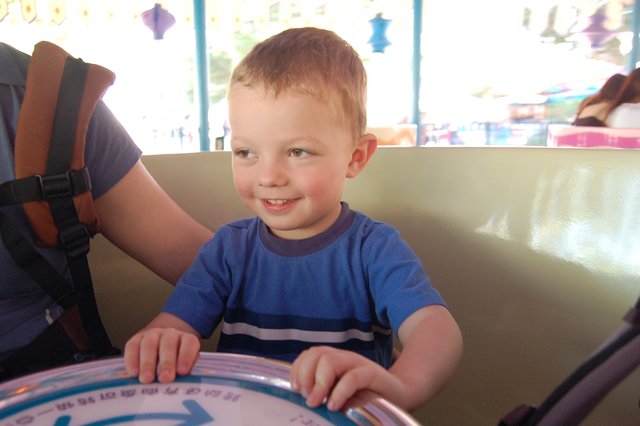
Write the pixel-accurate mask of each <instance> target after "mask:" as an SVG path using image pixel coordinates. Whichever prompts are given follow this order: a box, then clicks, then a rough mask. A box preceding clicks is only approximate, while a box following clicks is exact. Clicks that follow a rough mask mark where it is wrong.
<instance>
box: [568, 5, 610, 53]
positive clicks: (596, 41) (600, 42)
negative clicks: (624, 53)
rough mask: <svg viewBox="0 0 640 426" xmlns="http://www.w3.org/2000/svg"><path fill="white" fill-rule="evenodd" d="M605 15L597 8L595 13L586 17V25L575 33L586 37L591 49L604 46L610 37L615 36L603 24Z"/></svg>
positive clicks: (605, 18)
mask: <svg viewBox="0 0 640 426" xmlns="http://www.w3.org/2000/svg"><path fill="white" fill-rule="evenodd" d="M606 20H607V16H606V15H605V13H604V12H603V11H602V9H598V11H596V13H594V14H593V15H591V16H590V17H589V18H588V19H587V25H586V26H585V27H584V28H583V29H582V30H581V31H578V32H577V33H576V35H577V36H579V37H582V38H584V39H586V40H587V41H588V43H589V45H590V46H591V48H592V49H600V48H602V47H604V46H605V45H606V44H607V43H608V42H609V41H610V40H611V39H612V38H614V37H615V36H616V32H615V31H611V30H609V29H608V28H606V27H605V26H604V23H605V21H606Z"/></svg>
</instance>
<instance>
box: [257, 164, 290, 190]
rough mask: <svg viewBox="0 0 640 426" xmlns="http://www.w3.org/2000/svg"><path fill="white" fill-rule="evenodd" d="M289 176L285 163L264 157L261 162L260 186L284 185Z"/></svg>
mask: <svg viewBox="0 0 640 426" xmlns="http://www.w3.org/2000/svg"><path fill="white" fill-rule="evenodd" d="M286 182H287V177H286V173H285V168H284V165H283V164H281V162H279V161H275V160H267V159H263V160H262V162H261V164H260V172H259V175H258V183H259V185H260V186H282V185H284V184H286Z"/></svg>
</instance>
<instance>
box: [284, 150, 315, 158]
mask: <svg viewBox="0 0 640 426" xmlns="http://www.w3.org/2000/svg"><path fill="white" fill-rule="evenodd" d="M289 155H290V156H292V157H296V158H303V157H308V156H309V155H311V154H310V153H309V151H306V150H304V149H301V148H293V149H291V150H290V151H289Z"/></svg>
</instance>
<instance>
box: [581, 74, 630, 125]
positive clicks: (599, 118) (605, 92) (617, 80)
mask: <svg viewBox="0 0 640 426" xmlns="http://www.w3.org/2000/svg"><path fill="white" fill-rule="evenodd" d="M625 78H626V76H625V75H624V74H619V73H617V74H614V75H612V76H611V77H609V78H608V79H607V81H605V83H604V84H603V85H602V87H601V88H600V90H599V91H598V92H597V93H595V94H593V95H591V96H589V97H587V98H585V99H584V100H583V101H582V102H581V103H580V106H579V107H578V112H577V113H576V119H575V120H574V122H573V125H574V126H592V127H606V126H607V124H606V123H605V119H606V116H607V111H608V107H609V105H610V104H611V102H612V101H613V100H614V99H615V98H616V96H617V95H618V92H620V89H621V88H622V85H623V83H624V80H625Z"/></svg>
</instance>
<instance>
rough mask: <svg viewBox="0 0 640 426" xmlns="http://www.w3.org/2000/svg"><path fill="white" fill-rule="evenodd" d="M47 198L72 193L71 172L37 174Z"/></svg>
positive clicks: (43, 196)
mask: <svg viewBox="0 0 640 426" xmlns="http://www.w3.org/2000/svg"><path fill="white" fill-rule="evenodd" d="M36 178H37V179H38V182H39V184H40V190H41V191H42V198H43V199H45V200H48V199H51V198H57V197H64V196H70V195H72V192H71V189H72V185H71V178H70V176H69V172H66V173H60V174H57V175H36Z"/></svg>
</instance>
